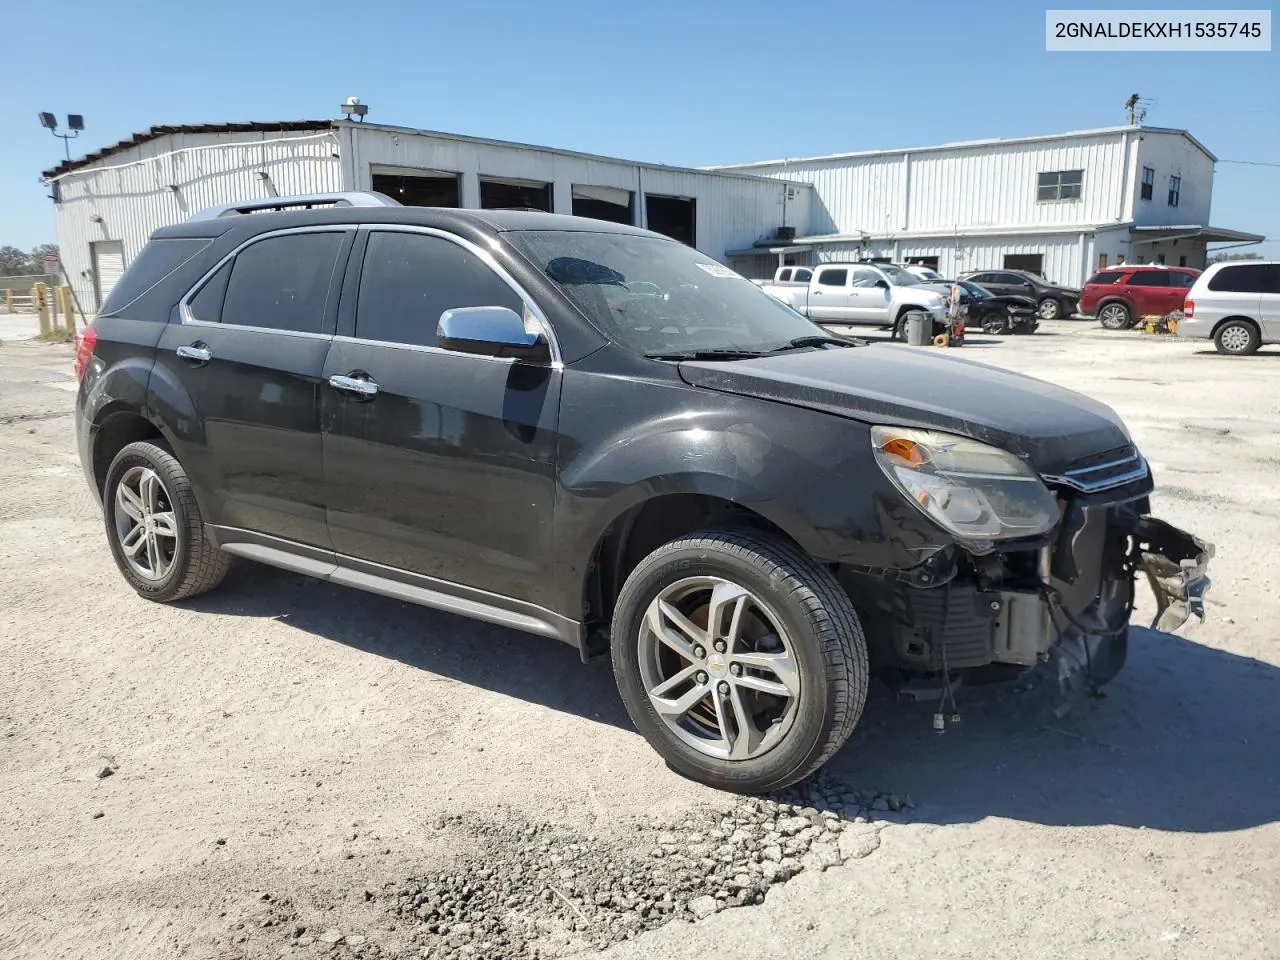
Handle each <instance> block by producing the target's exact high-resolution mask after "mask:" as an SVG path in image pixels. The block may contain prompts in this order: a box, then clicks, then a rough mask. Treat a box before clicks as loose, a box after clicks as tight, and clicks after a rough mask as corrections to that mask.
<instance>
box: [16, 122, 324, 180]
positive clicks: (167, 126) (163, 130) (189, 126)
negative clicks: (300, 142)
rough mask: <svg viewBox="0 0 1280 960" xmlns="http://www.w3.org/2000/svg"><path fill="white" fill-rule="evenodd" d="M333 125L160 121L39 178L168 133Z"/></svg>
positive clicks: (266, 130) (291, 129) (269, 130)
mask: <svg viewBox="0 0 1280 960" xmlns="http://www.w3.org/2000/svg"><path fill="white" fill-rule="evenodd" d="M332 126H333V121H332V120H261V121H259V120H250V121H246V122H244V123H162V124H157V125H155V126H153V127H150V128H149V129H147V130H144V131H142V132H141V133H135V134H134V135H133V136H132V137H130V138H129V139H128V140H121V141H119V142H118V143H113V144H110V145H109V146H105V147H103V148H102V149H101V150H98V151H96V152H94V153H88V154H85V155H84V156H83V157H78V158H76V159H75V160H64V161H63V162H62V163H60V164H58V165H57V166H56V167H53V168H52V169H50V170H46V171H44V173H43V174H41V176H43V177H56V176H58V175H60V174H63V173H69V172H70V171H72V170H78V169H79V168H81V167H87V166H89V164H91V163H95V162H97V161H98V160H102V159H103V158H105V157H109V156H111V155H112V154H115V153H120V152H121V151H122V150H128V149H129V148H130V147H136V146H137V145H138V144H140V143H146V142H147V141H148V140H155V139H156V138H158V137H163V136H165V135H166V134H170V133H259V132H261V133H274V132H282V133H285V132H294V131H298V130H328V129H329V128H331V127H332Z"/></svg>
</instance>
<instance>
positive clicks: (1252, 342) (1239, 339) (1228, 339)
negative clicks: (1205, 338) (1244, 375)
mask: <svg viewBox="0 0 1280 960" xmlns="http://www.w3.org/2000/svg"><path fill="white" fill-rule="evenodd" d="M1213 345H1214V346H1215V347H1217V348H1218V352H1219V353H1225V354H1228V355H1229V356H1233V357H1244V356H1248V355H1249V354H1251V353H1257V352H1258V348H1259V347H1260V346H1262V334H1261V333H1260V332H1259V330H1258V328H1257V326H1255V325H1254V324H1253V323H1252V322H1251V321H1249V320H1228V321H1227V322H1226V323H1224V324H1223V325H1222V326H1220V327H1219V328H1218V329H1217V330H1215V331H1214V334H1213Z"/></svg>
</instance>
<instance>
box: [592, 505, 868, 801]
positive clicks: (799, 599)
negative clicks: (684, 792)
mask: <svg viewBox="0 0 1280 960" xmlns="http://www.w3.org/2000/svg"><path fill="white" fill-rule="evenodd" d="M612 654H613V669H614V676H615V678H616V679H617V682H618V690H619V692H620V693H621V695H622V701H623V703H624V704H625V705H626V708H627V712H628V713H629V714H630V716H631V719H632V722H634V723H635V725H636V728H637V729H638V730H639V731H640V733H642V734H643V735H644V737H645V739H646V740H648V741H649V743H650V745H651V746H653V748H654V749H655V750H657V752H658V753H659V754H660V755H661V756H662V758H663V759H664V760H666V762H667V764H668V765H669V766H670V767H671V768H672V769H673V770H675V771H676V772H677V773H679V774H681V775H682V776H685V777H688V778H689V779H691V780H696V781H698V782H700V783H705V784H707V785H708V786H711V787H715V788H718V789H723V790H732V791H735V792H739V793H764V792H767V791H770V790H777V789H780V788H782V787H785V786H787V785H788V784H791V783H795V782H796V781H797V780H801V779H803V778H804V777H806V776H808V775H809V774H811V773H812V772H813V771H815V770H817V769H818V768H819V767H820V766H822V765H823V764H824V763H826V762H827V760H828V759H830V758H831V756H832V755H833V754H834V753H835V752H836V751H837V750H838V749H839V748H840V746H841V745H842V744H843V743H844V742H845V740H847V739H848V737H849V734H850V733H851V732H852V731H853V727H854V725H855V724H856V723H857V721H858V718H859V717H860V716H861V715H862V708H863V705H864V703H865V702H866V695H867V682H868V667H867V645H866V639H865V638H864V636H863V632H862V625H861V623H860V622H859V620H858V615H857V613H856V612H855V610H854V608H853V603H852V602H851V601H850V599H849V596H848V594H847V593H845V591H844V590H843V589H842V588H841V587H840V585H839V583H837V582H836V579H835V577H834V576H832V574H831V573H830V571H828V570H827V569H826V568H824V567H822V566H820V565H819V564H817V563H815V562H814V561H813V560H812V559H811V558H809V557H808V556H807V555H805V554H804V553H803V552H802V551H801V550H800V549H799V548H797V547H796V546H795V545H794V544H791V543H789V542H787V541H785V540H782V539H780V538H777V537H774V536H771V535H769V534H764V533H758V532H754V531H745V530H742V531H739V530H732V531H731V530H725V531H711V532H702V533H696V534H692V535H690V536H687V537H682V538H680V539H678V540H673V541H672V542H670V543H668V544H666V545H664V546H662V547H659V548H658V549H657V550H655V551H654V552H653V553H651V554H650V555H649V556H648V557H646V558H645V559H644V560H642V561H641V562H640V563H639V565H638V566H637V567H636V568H635V570H634V571H632V573H631V575H630V576H629V577H628V578H627V582H626V584H625V585H624V586H623V588H622V591H621V593H620V595H619V597H618V603H617V606H616V609H615V612H614V618H613V629H612Z"/></svg>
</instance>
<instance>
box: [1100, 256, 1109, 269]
mask: <svg viewBox="0 0 1280 960" xmlns="http://www.w3.org/2000/svg"><path fill="white" fill-rule="evenodd" d="M1106 268H1107V255H1106V254H1105V253H1100V254H1098V269H1099V270H1105V269H1106Z"/></svg>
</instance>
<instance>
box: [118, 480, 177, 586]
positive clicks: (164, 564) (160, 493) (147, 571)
mask: <svg viewBox="0 0 1280 960" xmlns="http://www.w3.org/2000/svg"><path fill="white" fill-rule="evenodd" d="M115 527H116V537H117V538H118V539H119V542H120V549H121V552H122V553H123V556H124V559H125V562H126V563H128V564H129V568H130V569H131V570H133V572H134V573H136V574H137V575H138V576H139V577H142V578H143V579H146V580H153V581H155V580H163V579H164V578H165V577H166V576H167V575H168V573H169V571H170V570H171V569H172V568H173V561H174V559H175V558H176V556H177V553H178V521H177V517H176V516H175V515H174V512H173V502H172V500H171V499H170V497H169V491H167V490H166V489H165V486H164V483H163V482H161V480H160V477H159V475H158V474H157V473H156V472H155V471H154V470H152V469H151V468H150V467H131V468H130V469H129V470H128V471H126V472H125V474H124V476H122V477H121V478H120V482H119V483H117V484H116V494H115Z"/></svg>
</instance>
